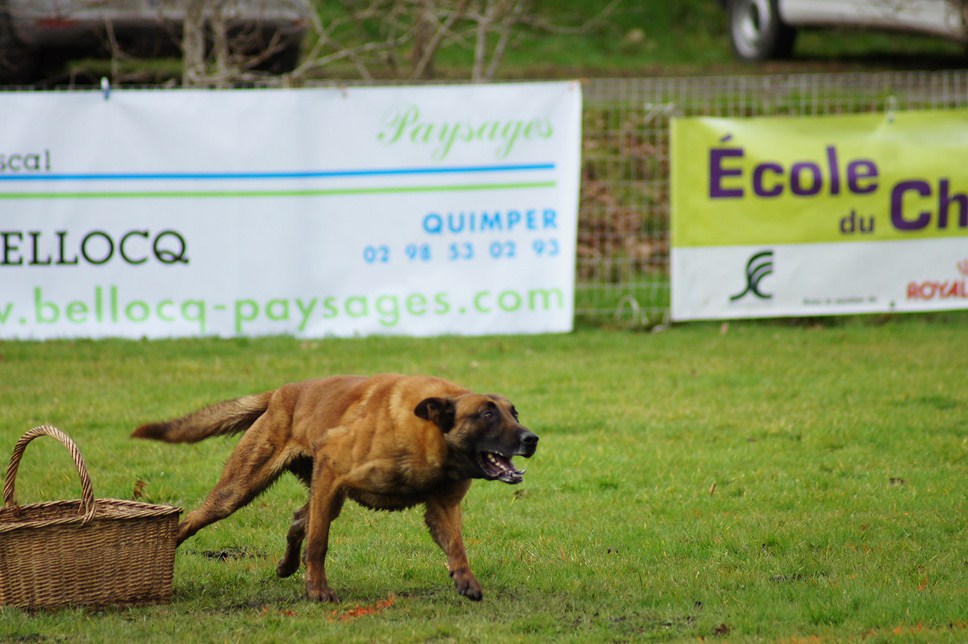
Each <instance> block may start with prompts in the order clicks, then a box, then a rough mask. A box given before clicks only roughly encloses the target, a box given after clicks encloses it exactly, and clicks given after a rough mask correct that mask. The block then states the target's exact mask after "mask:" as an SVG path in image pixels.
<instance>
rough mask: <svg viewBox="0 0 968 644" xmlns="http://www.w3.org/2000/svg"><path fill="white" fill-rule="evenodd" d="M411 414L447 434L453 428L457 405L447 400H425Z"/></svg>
mask: <svg viewBox="0 0 968 644" xmlns="http://www.w3.org/2000/svg"><path fill="white" fill-rule="evenodd" d="M413 413H414V414H416V415H417V416H418V417H420V418H424V419H426V420H429V421H430V422H432V423H434V424H436V425H437V427H440V431H442V432H444V433H447V432H449V431H450V430H451V428H452V427H453V426H454V417H455V415H456V413H457V405H455V404H454V401H453V400H451V399H449V398H436V397H435V398H425V399H423V400H421V401H420V404H419V405H417V408H416V409H414V410H413Z"/></svg>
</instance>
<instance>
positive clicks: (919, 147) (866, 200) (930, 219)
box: [671, 110, 968, 248]
mask: <svg viewBox="0 0 968 644" xmlns="http://www.w3.org/2000/svg"><path fill="white" fill-rule="evenodd" d="M671 147H672V149H671V158H672V171H671V182H672V211H673V214H672V244H673V246H675V247H680V248H684V247H697V246H736V245H751V244H752V245H756V244H799V243H830V242H842V241H843V242H846V241H851V242H856V241H893V240H906V239H931V238H952V237H968V110H952V111H919V112H898V113H896V114H887V115H885V114H861V115H849V116H824V117H805V118H800V117H776V118H773V117H770V118H733V119H726V118H679V119H675V120H674V121H673V123H672V146H671Z"/></svg>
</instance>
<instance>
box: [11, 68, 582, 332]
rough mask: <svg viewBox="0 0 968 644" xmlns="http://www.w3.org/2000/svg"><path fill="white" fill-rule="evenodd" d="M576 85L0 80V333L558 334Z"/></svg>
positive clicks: (569, 240)
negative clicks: (20, 86)
mask: <svg viewBox="0 0 968 644" xmlns="http://www.w3.org/2000/svg"><path fill="white" fill-rule="evenodd" d="M580 123H581V93H580V86H579V84H578V83H574V82H568V83H540V84H508V85H486V86H449V87H422V88H414V87H398V88H347V89H305V90H249V91H191V90H175V91H162V90H145V91H132V90H121V91H114V92H113V93H111V94H109V95H107V96H103V95H102V94H101V93H99V92H71V93H67V92H57V93H45V92H23V93H22V92H10V93H0V338H53V337H106V336H115V337H173V336H174V337H177V336H206V335H217V336H243V335H267V334H292V335H297V336H305V337H321V336H328V335H334V336H350V335H368V334H399V335H418V336H429V335H436V334H469V335H476V334H490V333H541V332H564V331H569V330H571V328H572V319H573V302H574V257H575V238H576V232H577V213H578V185H579V155H580V140H581V132H580Z"/></svg>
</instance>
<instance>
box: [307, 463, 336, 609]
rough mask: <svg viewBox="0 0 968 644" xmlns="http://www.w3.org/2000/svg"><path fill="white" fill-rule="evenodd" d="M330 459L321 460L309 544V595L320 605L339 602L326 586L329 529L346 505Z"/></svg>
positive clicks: (313, 488) (314, 487)
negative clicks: (328, 464)
mask: <svg viewBox="0 0 968 644" xmlns="http://www.w3.org/2000/svg"><path fill="white" fill-rule="evenodd" d="M326 461H327V459H326V458H317V459H316V466H315V467H314V468H313V481H312V486H311V487H310V491H309V523H308V526H307V531H308V534H307V536H308V538H307V540H306V595H307V596H308V597H309V599H312V600H314V601H318V602H338V601H339V598H338V597H337V596H336V593H334V592H333V591H332V590H330V588H329V584H327V582H326V550H327V548H328V545H329V526H330V523H331V522H332V520H333V519H334V518H335V515H336V514H337V513H338V511H339V510H338V508H339V507H340V506H341V505H342V500H343V497H342V494H343V493H342V492H341V491H340V490H339V488H338V486H337V485H336V477H335V475H334V474H333V473H332V472H331V471H330V470H329V468H328V466H327V464H326Z"/></svg>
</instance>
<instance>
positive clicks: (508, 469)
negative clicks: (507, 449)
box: [481, 452, 524, 484]
mask: <svg viewBox="0 0 968 644" xmlns="http://www.w3.org/2000/svg"><path fill="white" fill-rule="evenodd" d="M481 460H482V461H483V464H484V470H485V471H486V472H487V473H488V474H489V475H490V476H493V477H495V478H496V479H497V480H499V481H503V482H505V483H511V484H515V483H520V482H521V481H523V480H524V472H523V471H521V470H519V469H517V468H516V467H514V464H513V463H512V462H511V459H510V458H508V457H507V456H502V455H501V454H498V453H496V452H485V453H484V458H483V459H481Z"/></svg>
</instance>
